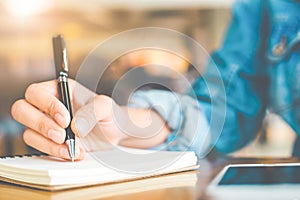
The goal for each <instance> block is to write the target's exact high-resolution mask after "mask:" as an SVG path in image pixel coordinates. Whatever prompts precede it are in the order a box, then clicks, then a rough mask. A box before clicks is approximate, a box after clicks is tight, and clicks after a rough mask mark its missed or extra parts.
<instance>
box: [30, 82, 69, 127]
mask: <svg viewBox="0 0 300 200" xmlns="http://www.w3.org/2000/svg"><path fill="white" fill-rule="evenodd" d="M25 100H26V101H27V102H29V103H30V104H31V105H33V106H35V107H36V108H38V109H39V110H41V111H42V112H45V113H46V114H48V115H49V116H50V117H52V118H53V119H54V120H55V121H56V122H57V123H58V124H59V125H60V126H62V127H67V126H68V124H69V123H70V114H69V112H68V110H67V108H66V107H65V105H64V104H63V103H62V102H61V101H59V99H58V91H57V82H56V81H55V80H53V81H47V82H43V83H34V84H31V85H30V86H29V87H28V88H27V90H26V92H25Z"/></svg>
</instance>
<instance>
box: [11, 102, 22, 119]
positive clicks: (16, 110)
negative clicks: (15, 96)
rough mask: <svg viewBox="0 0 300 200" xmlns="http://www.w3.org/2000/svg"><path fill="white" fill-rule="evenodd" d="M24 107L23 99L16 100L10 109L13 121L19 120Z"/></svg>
mask: <svg viewBox="0 0 300 200" xmlns="http://www.w3.org/2000/svg"><path fill="white" fill-rule="evenodd" d="M23 105H24V99H20V100H17V101H16V102H15V103H14V104H13V105H12V107H11V115H12V117H13V118H14V119H15V120H17V121H18V120H19V119H20V114H21V113H22V107H23Z"/></svg>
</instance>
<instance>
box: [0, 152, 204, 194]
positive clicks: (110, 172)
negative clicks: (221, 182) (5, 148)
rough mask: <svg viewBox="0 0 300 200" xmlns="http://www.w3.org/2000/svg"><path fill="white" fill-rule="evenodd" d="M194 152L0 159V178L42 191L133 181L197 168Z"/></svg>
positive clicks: (104, 153)
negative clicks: (70, 158)
mask: <svg viewBox="0 0 300 200" xmlns="http://www.w3.org/2000/svg"><path fill="white" fill-rule="evenodd" d="M198 167H199V166H197V157H196V155H195V154H194V152H175V151H152V150H140V149H128V148H122V149H121V150H120V149H119V148H116V149H111V150H104V151H98V152H92V153H88V154H87V155H86V156H85V159H84V160H82V161H77V162H74V163H72V162H70V161H66V160H63V159H60V158H56V157H52V156H46V155H41V156H23V157H13V158H10V157H6V158H2V159H0V179H1V180H3V181H6V182H10V183H14V184H19V185H24V186H28V187H33V188H39V189H43V190H50V191H54V190H63V189H69V188H76V187H83V186H91V185H98V184H108V183H117V182H122V181H129V180H137V179H142V178H147V177H152V176H159V175H163V174H170V173H175V172H181V171H189V170H193V169H197V168H198Z"/></svg>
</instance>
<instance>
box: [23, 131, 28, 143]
mask: <svg viewBox="0 0 300 200" xmlns="http://www.w3.org/2000/svg"><path fill="white" fill-rule="evenodd" d="M23 141H24V142H25V143H26V144H27V145H29V146H30V132H29V130H28V129H26V130H25V131H24V133H23Z"/></svg>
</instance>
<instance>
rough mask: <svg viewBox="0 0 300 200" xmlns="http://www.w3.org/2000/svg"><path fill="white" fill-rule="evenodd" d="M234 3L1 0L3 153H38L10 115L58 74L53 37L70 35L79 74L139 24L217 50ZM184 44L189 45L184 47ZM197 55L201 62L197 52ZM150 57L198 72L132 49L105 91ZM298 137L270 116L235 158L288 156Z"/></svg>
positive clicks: (169, 58) (107, 77)
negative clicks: (30, 91) (35, 85)
mask: <svg viewBox="0 0 300 200" xmlns="http://www.w3.org/2000/svg"><path fill="white" fill-rule="evenodd" d="M232 3H233V0H184V1H182V0H164V1H161V0H151V1H150V0H127V1H125V0H113V1H108V0H90V1H83V0H60V1H59V0H26V1H24V0H1V1H0V155H2V156H4V155H10V154H24V153H28V152H29V153H31V152H34V150H33V149H31V148H29V147H27V146H26V145H25V144H24V143H23V141H22V131H23V127H22V126H21V125H19V124H18V123H16V122H14V121H13V120H12V119H11V116H10V107H11V104H12V103H13V102H14V101H15V100H17V99H20V98H22V97H23V95H24V92H25V88H26V87H27V86H28V85H29V84H30V83H32V82H39V81H45V80H50V79H54V78H55V71H54V65H53V53H52V41H51V38H52V36H53V35H54V34H58V33H60V34H63V35H64V37H65V40H66V43H67V47H68V54H69V60H70V65H71V72H70V76H71V77H75V76H76V72H77V69H78V68H79V66H80V65H81V63H82V62H83V60H84V58H85V57H86V56H87V55H88V54H89V52H90V51H92V50H93V49H94V48H95V47H96V46H97V45H98V44H99V43H101V42H102V41H104V40H106V39H108V38H109V37H111V36H112V35H114V34H117V33H119V32H121V31H125V30H128V29H132V28H138V27H149V26H151V27H162V28H170V29H173V30H177V31H179V32H181V33H184V34H187V35H188V36H190V37H192V38H193V39H195V40H196V41H198V42H199V43H200V44H201V45H202V46H203V47H204V48H205V49H206V50H207V51H208V52H211V51H213V50H214V49H216V48H217V47H218V46H219V45H220V43H221V41H222V36H223V33H224V31H225V30H226V26H227V23H228V21H229V20H230V17H231V15H230V8H231V6H232ZM166 39H167V38H166ZM182 48H183V50H184V49H185V48H186V49H188V47H185V46H184V44H183V46H182ZM108 51H109V50H108ZM190 56H193V59H199V62H201V60H200V58H197V56H196V55H190ZM99 59H103V58H99ZM104 59H105V58H104ZM147 60H152V61H154V62H156V61H157V62H158V63H161V62H163V63H166V64H167V65H170V66H173V67H174V70H176V71H177V72H179V73H182V74H185V75H186V76H187V77H189V73H191V66H190V65H189V63H188V62H187V61H185V60H182V59H177V58H175V57H174V55H171V54H168V53H166V52H162V53H157V52H151V51H148V52H147V51H146V52H133V53H131V54H130V55H124V56H122V57H121V58H118V59H117V60H115V61H114V62H113V63H112V67H111V68H110V69H109V71H108V73H106V74H105V80H104V81H105V82H106V83H107V84H106V85H107V87H106V88H101V89H100V90H99V91H98V92H100V93H104V94H108V95H109V94H110V92H111V90H112V88H113V84H114V83H115V82H116V80H117V79H118V78H119V77H120V75H121V74H122V73H123V72H124V71H126V70H128V69H130V68H131V67H134V66H138V65H143V63H144V62H147ZM116 68H117V69H118V70H115V69H116ZM144 73H145V74H144V75H145V76H148V75H149V76H151V75H155V76H158V78H159V79H164V80H166V81H169V84H170V87H171V88H172V87H178V84H176V83H173V82H172V78H171V77H168V74H164V73H162V72H161V71H160V69H159V68H155V70H150V71H146V72H144ZM87 76H88V75H87ZM191 76H193V74H191ZM191 79H192V78H191ZM177 89H179V90H180V88H177ZM293 137H294V136H293V132H292V131H291V130H290V129H289V128H288V127H287V126H286V125H285V124H284V123H282V122H281V120H280V119H279V118H278V117H276V116H271V117H269V118H268V120H267V122H266V129H265V131H264V134H263V135H262V136H261V137H259V138H258V139H257V141H255V142H254V143H251V144H250V145H249V147H247V148H245V149H243V150H241V151H239V152H236V154H234V155H236V156H257V155H258V156H274V155H275V156H276V155H277V156H287V155H289V154H290V151H291V141H292V140H293ZM283 138H284V139H283ZM282 141H285V142H282Z"/></svg>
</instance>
